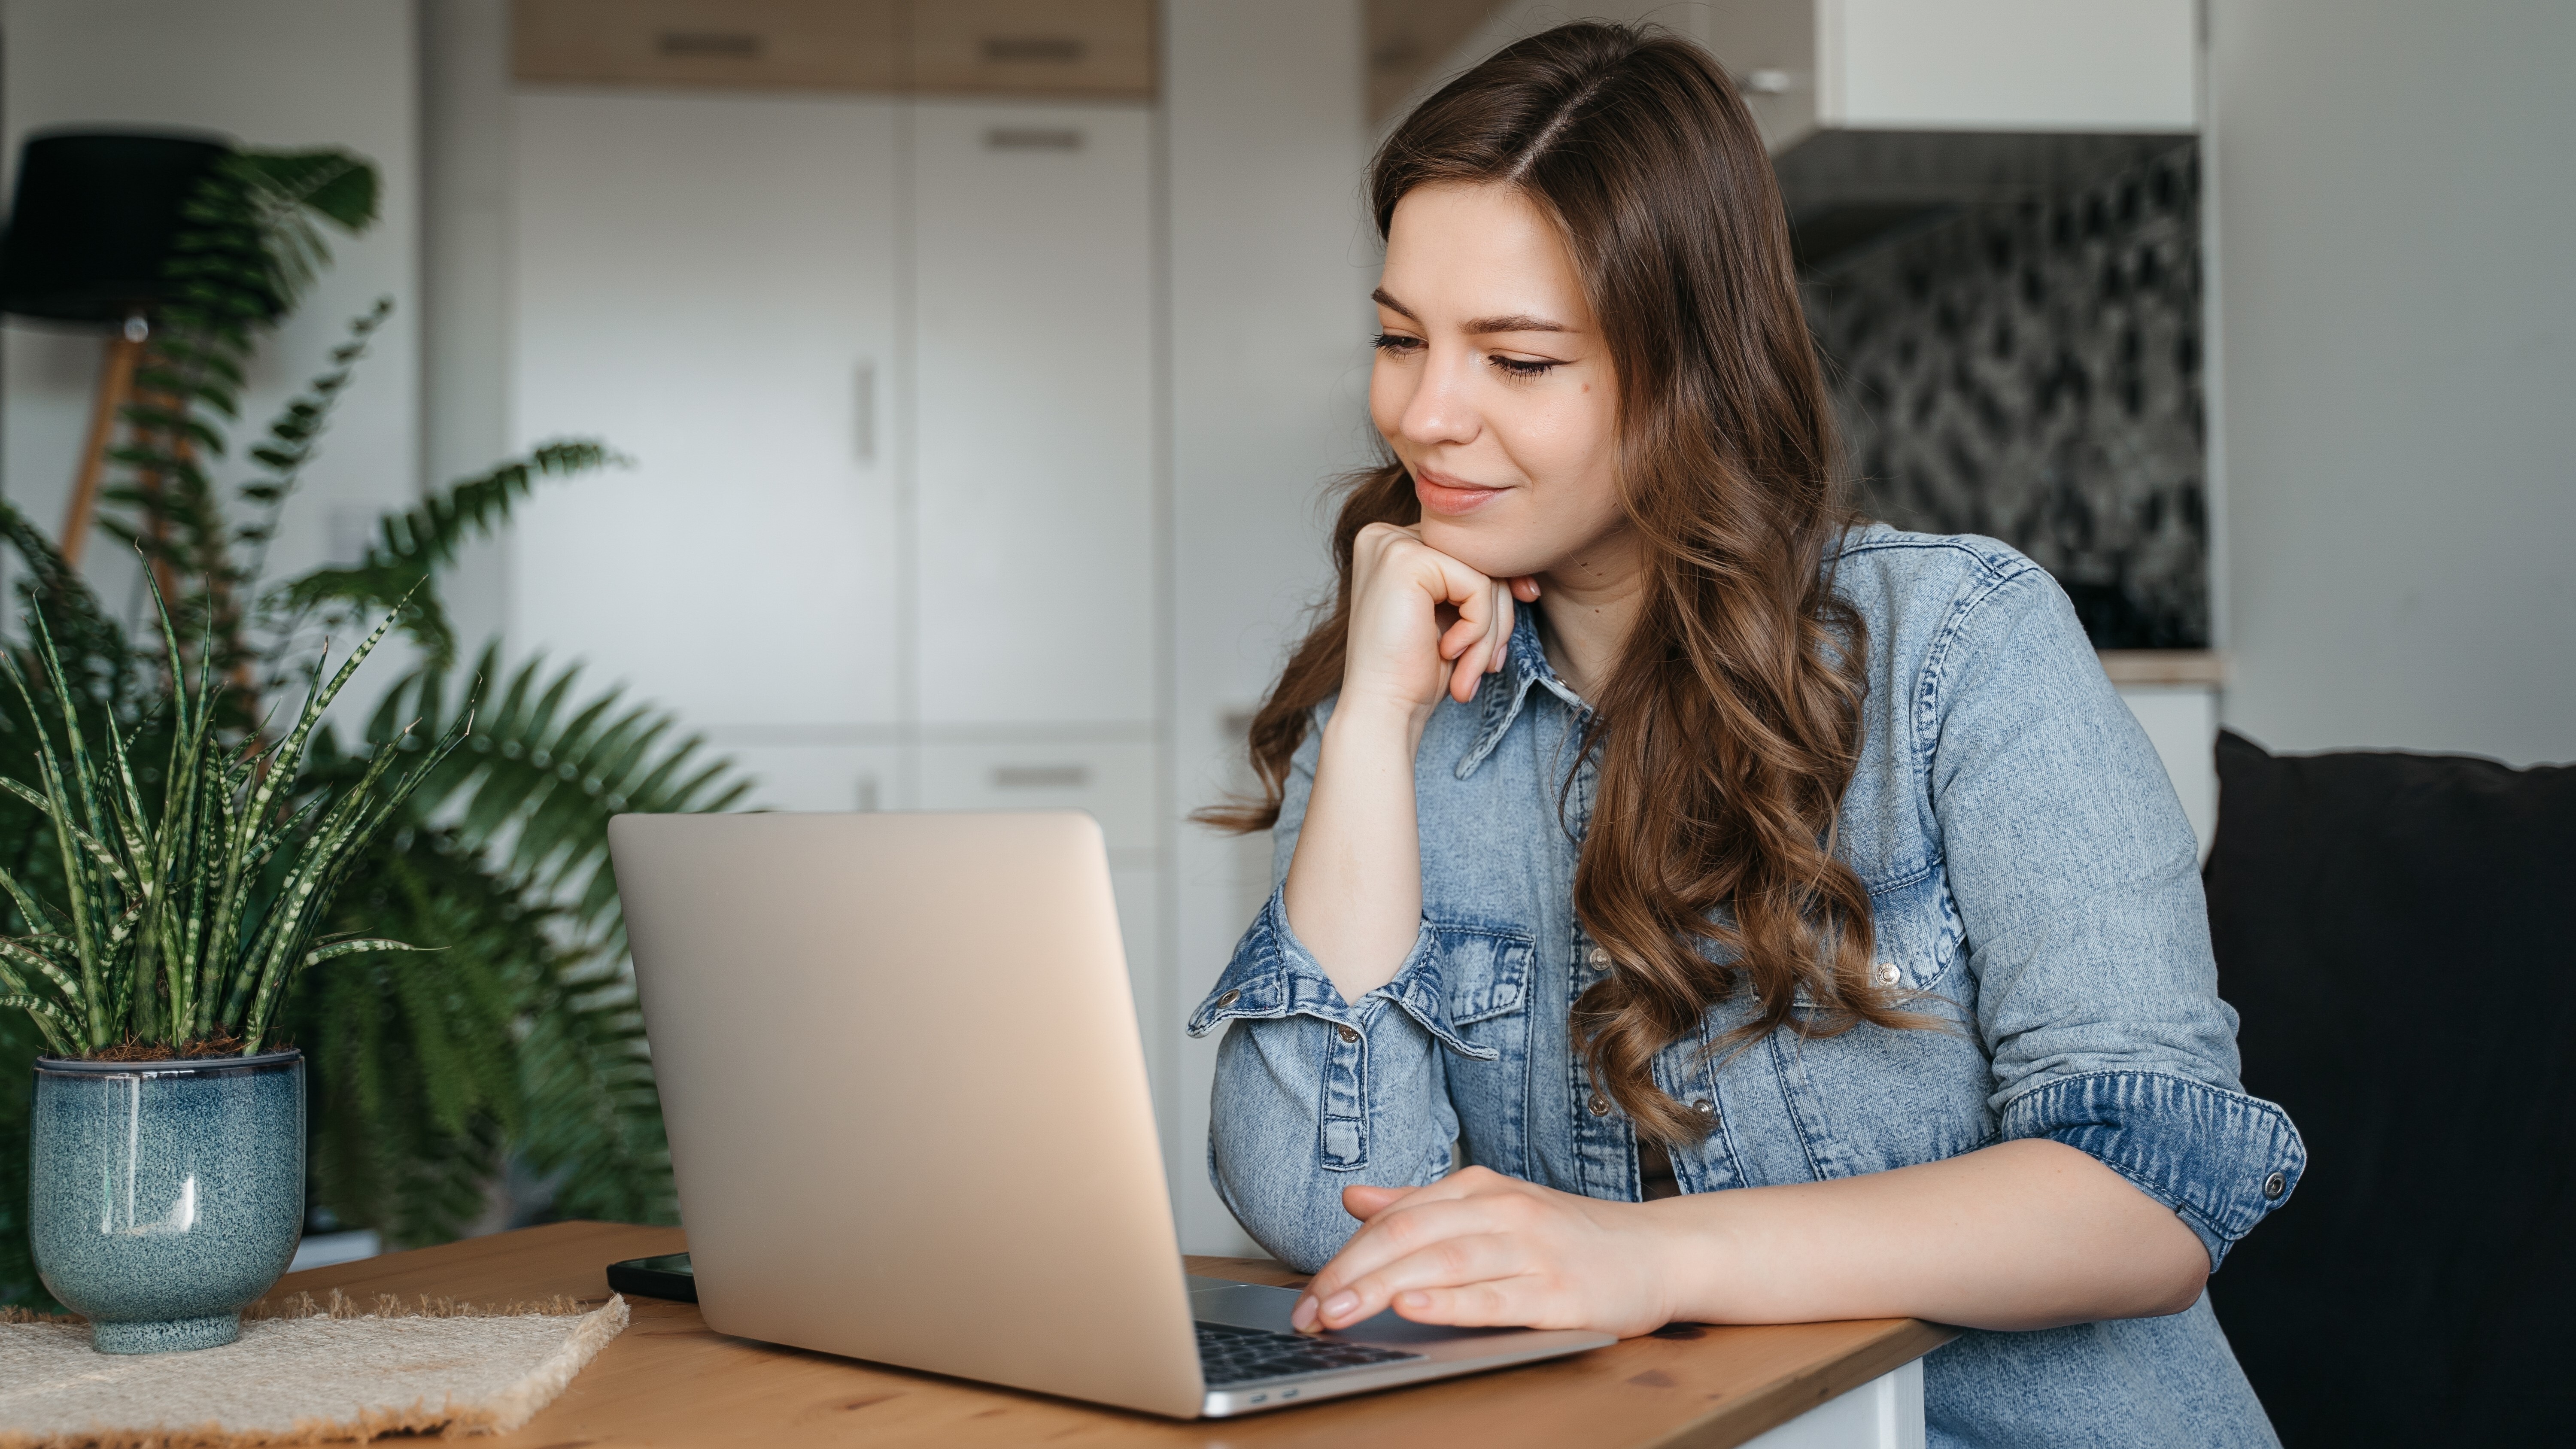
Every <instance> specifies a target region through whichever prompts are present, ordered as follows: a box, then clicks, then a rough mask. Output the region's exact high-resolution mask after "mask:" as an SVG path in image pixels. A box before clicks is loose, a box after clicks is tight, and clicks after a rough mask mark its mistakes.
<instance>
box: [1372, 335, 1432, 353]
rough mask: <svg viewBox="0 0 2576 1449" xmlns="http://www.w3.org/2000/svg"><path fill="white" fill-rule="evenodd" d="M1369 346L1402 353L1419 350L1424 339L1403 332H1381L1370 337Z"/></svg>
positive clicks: (1379, 349)
mask: <svg viewBox="0 0 2576 1449" xmlns="http://www.w3.org/2000/svg"><path fill="white" fill-rule="evenodd" d="M1369 346H1371V347H1374V348H1376V349H1377V350H1378V351H1380V352H1387V353H1396V354H1402V353H1407V352H1415V351H1419V350H1420V349H1421V347H1422V339H1421V338H1419V337H1407V336H1405V335H1404V334H1403V333H1401V332H1381V333H1379V334H1378V335H1376V336H1375V337H1372V338H1370V339H1369Z"/></svg>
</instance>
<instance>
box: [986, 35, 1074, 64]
mask: <svg viewBox="0 0 2576 1449" xmlns="http://www.w3.org/2000/svg"><path fill="white" fill-rule="evenodd" d="M1090 49H1091V47H1090V46H1088V45H1085V44H1083V43H1082V37H1081V36H1079V35H987V36H985V37H984V45H983V51H984V59H985V60H986V61H987V62H993V63H1002V64H1008V63H1009V62H1012V61H1020V62H1024V63H1025V62H1028V61H1036V62H1039V63H1040V64H1046V63H1050V62H1052V63H1053V64H1056V65H1072V64H1075V63H1076V62H1078V61H1080V60H1081V59H1082V57H1083V56H1084V55H1085V54H1086V53H1088V52H1089V51H1090Z"/></svg>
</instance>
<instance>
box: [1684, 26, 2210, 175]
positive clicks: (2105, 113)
mask: <svg viewBox="0 0 2576 1449" xmlns="http://www.w3.org/2000/svg"><path fill="white" fill-rule="evenodd" d="M1700 23H1702V24H1704V25H1705V27H1706V32H1705V37H1704V38H1705V39H1706V40H1707V42H1708V45H1709V48H1710V49H1711V50H1713V51H1715V52H1716V54H1717V55H1718V57H1719V58H1720V59H1721V60H1723V61H1725V62H1726V65H1727V68H1728V69H1729V70H1731V71H1733V72H1734V73H1735V75H1736V77H1737V79H1738V81H1739V82H1740V83H1741V84H1742V85H1743V87H1744V90H1745V93H1746V99H1747V100H1748V101H1749V102H1750V103H1751V104H1752V107H1753V110H1754V114H1755V117H1756V119H1758V120H1759V121H1760V122H1761V123H1762V127H1763V131H1764V134H1765V135H1766V137H1767V138H1768V139H1769V141H1770V143H1771V147H1772V149H1773V150H1774V151H1779V150H1784V149H1786V148H1788V147H1790V146H1793V145H1795V144H1797V143H1798V142H1799V141H1801V140H1803V139H1805V138H1806V137H1807V136H1808V135H1810V134H1812V133H1814V132H1816V131H1818V130H1827V131H1832V130H1857V131H1871V130H1879V131H2035V132H2074V133H2082V132H2121V133H2154V132H2187V131H2190V130H2192V129H2194V128H2195V127H2196V126H2197V125H2198V120H2199V79H2198V77H2199V60H2198V55H2199V48H2198V47H2199V41H2198V15H2197V11H2196V7H2195V5H2194V0H1718V3H1715V4H1712V5H1710V6H1708V7H1707V9H1706V13H1705V19H1704V20H1702V21H1701V22H1700Z"/></svg>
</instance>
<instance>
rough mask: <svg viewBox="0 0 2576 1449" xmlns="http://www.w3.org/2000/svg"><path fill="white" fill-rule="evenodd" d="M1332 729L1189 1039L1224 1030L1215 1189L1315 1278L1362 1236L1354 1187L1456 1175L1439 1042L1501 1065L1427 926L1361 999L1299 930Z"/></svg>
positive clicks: (1307, 770) (1305, 767)
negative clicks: (1310, 809) (1451, 989)
mask: <svg viewBox="0 0 2576 1449" xmlns="http://www.w3.org/2000/svg"><path fill="white" fill-rule="evenodd" d="M1321 735H1322V719H1321V714H1320V712H1319V715H1318V718H1317V720H1316V722H1315V724H1314V726H1313V727H1311V728H1309V729H1308V730H1307V733H1306V742H1305V744H1304V745H1303V746H1302V747H1301V748H1300V749H1299V750H1298V752H1297V756H1296V759H1295V761H1294V762H1293V764H1292V766H1291V768H1290V773H1289V779H1288V789H1287V798H1286V799H1285V800H1284V801H1283V802H1282V803H1281V809H1280V815H1279V824H1278V826H1277V827H1276V837H1275V849H1274V852H1273V854H1274V866H1273V870H1272V875H1273V883H1272V888H1271V892H1270V898H1269V900H1268V901H1267V903H1265V904H1264V905H1263V907H1262V909H1261V914H1260V915H1259V916H1258V917H1256V918H1255V919H1254V921H1253V922H1252V927H1251V929H1250V930H1247V931H1245V932H1244V934H1243V939H1242V941H1241V942H1240V943H1238V944H1237V945H1236V947H1235V950H1234V956H1233V959H1231V960H1230V961H1228V962H1227V964H1226V968H1225V971H1224V973H1223V974H1222V975H1221V976H1219V977H1218V978H1217V982H1216V985H1215V987H1214V988H1212V989H1211V990H1210V991H1209V992H1208V995H1207V999H1206V1000H1204V1001H1202V1002H1201V1003H1199V1007H1198V1009H1197V1010H1196V1011H1195V1012H1193V1013H1191V1016H1190V1021H1189V1032H1190V1035H1192V1036H1206V1035H1207V1034H1208V1033H1210V1032H1212V1031H1215V1030H1217V1029H1218V1028H1219V1027H1222V1028H1224V1031H1225V1035H1224V1037H1223V1038H1222V1039H1221V1040H1220V1041H1219V1043H1218V1046H1217V1063H1216V1086H1215V1095H1214V1100H1213V1102H1212V1103H1211V1112H1210V1117H1209V1123H1208V1171H1209V1175H1210V1177H1211V1178H1212V1179H1213V1180H1214V1182H1215V1184H1216V1190H1217V1194H1218V1196H1220V1197H1221V1198H1223V1199H1224V1201H1225V1205H1226V1207H1227V1208H1228V1210H1230V1211H1232V1212H1233V1214H1234V1216H1235V1219H1236V1221H1238V1222H1240V1223H1242V1224H1243V1228H1244V1231H1245V1232H1247V1233H1250V1234H1251V1235H1252V1237H1253V1240H1254V1241H1256V1242H1258V1243H1260V1244H1261V1246H1262V1247H1263V1248H1265V1249H1267V1250H1269V1252H1270V1253H1271V1254H1272V1255H1273V1256H1275V1257H1277V1258H1278V1259H1279V1260H1280V1261H1281V1262H1284V1263H1288V1264H1290V1265H1292V1266H1294V1267H1296V1268H1298V1269H1299V1270H1301V1271H1304V1272H1313V1271H1314V1270H1316V1269H1318V1268H1321V1267H1322V1266H1323V1265H1324V1264H1325V1263H1326V1262H1329V1261H1330V1260H1331V1259H1332V1256H1333V1254H1335V1253H1337V1252H1339V1251H1340V1250H1341V1247H1342V1244H1343V1243H1344V1242H1345V1241H1347V1240H1348V1239H1349V1237H1350V1235H1351V1233H1352V1232H1353V1231H1354V1230H1356V1229H1357V1228H1358V1226H1359V1224H1358V1222H1357V1221H1355V1220H1354V1219H1353V1218H1352V1217H1351V1216H1350V1214H1349V1213H1347V1212H1345V1211H1344V1210H1343V1209H1342V1202H1341V1191H1342V1189H1343V1188H1345V1187H1348V1186H1350V1185H1352V1184H1354V1183H1367V1184H1370V1185H1372V1186H1379V1187H1413V1186H1418V1185H1420V1184H1422V1183H1426V1182H1431V1181H1435V1180H1437V1179H1438V1178H1440V1177H1441V1176H1443V1175H1444V1174H1446V1173H1447V1172H1448V1171H1449V1168H1450V1165H1451V1162H1450V1155H1451V1144H1452V1143H1453V1142H1455V1141H1456V1140H1457V1136H1458V1120H1457V1114H1456V1113H1455V1111H1454V1110H1452V1108H1451V1107H1450V1104H1449V1096H1448V1089H1447V1086H1446V1084H1445V1082H1444V1080H1443V1078H1442V1074H1441V1049H1442V1047H1443V1046H1446V1047H1448V1048H1449V1049H1451V1050H1456V1051H1461V1052H1464V1053H1466V1054H1468V1055H1471V1056H1477V1057H1490V1056H1492V1055H1493V1053H1492V1051H1491V1050H1489V1049H1485V1048H1479V1047H1473V1046H1470V1045H1469V1044H1468V1043H1466V1042H1465V1041H1463V1040H1461V1039H1460V1038H1459V1037H1458V1035H1457V1033H1456V1032H1455V1031H1454V1030H1453V1029H1452V1028H1451V1025H1450V1023H1449V1020H1448V1015H1447V1007H1446V1004H1445V1002H1446V997H1445V995H1444V994H1443V993H1442V992H1441V990H1440V982H1439V960H1438V953H1437V950H1436V944H1437V938H1436V936H1435V934H1434V933H1433V932H1432V931H1431V930H1430V929H1428V928H1427V927H1426V928H1425V929H1423V930H1422V931H1421V932H1420V933H1419V934H1418V935H1417V936H1416V938H1415V941H1414V945H1413V950H1412V952H1411V954H1410V955H1408V956H1407V957H1406V959H1405V962H1404V965H1403V967H1402V968H1401V969H1400V970H1399V971H1398V972H1397V973H1396V975H1395V978H1394V979H1393V980H1391V981H1389V982H1388V983H1387V984H1386V985H1384V986H1382V987H1379V988H1378V989H1377V990H1375V991H1372V992H1369V993H1368V994H1367V995H1365V996H1363V997H1361V998H1360V1000H1359V1001H1358V1002H1357V1003H1356V1004H1353V1003H1350V1002H1346V1001H1344V1000H1343V999H1342V995H1341V992H1340V990H1339V989H1338V988H1337V987H1335V986H1334V985H1333V982H1332V978H1330V977H1328V976H1326V975H1325V974H1324V971H1323V968H1322V967H1321V966H1320V965H1318V964H1317V963H1316V961H1315V958H1314V956H1313V955H1312V954H1311V953H1310V952H1308V951H1307V949H1306V947H1305V945H1304V944H1303V943H1302V942H1300V941H1299V940H1298V939H1297V933H1296V931H1295V930H1294V929H1293V928H1291V927H1290V925H1289V923H1288V909H1287V906H1286V903H1285V896H1284V892H1283V886H1284V882H1285V880H1286V877H1287V863H1288V861H1289V859H1290V857H1291V855H1292V854H1293V852H1294V851H1295V848H1296V834H1297V830H1298V827H1299V826H1300V825H1301V824H1302V823H1303V821H1304V818H1305V809H1306V800H1307V797H1308V795H1309V793H1310V792H1311V790H1312V788H1313V784H1314V769H1315V759H1316V756H1317V755H1318V753H1320V750H1321Z"/></svg>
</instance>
